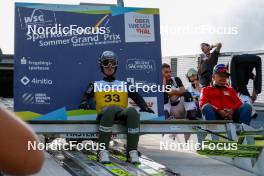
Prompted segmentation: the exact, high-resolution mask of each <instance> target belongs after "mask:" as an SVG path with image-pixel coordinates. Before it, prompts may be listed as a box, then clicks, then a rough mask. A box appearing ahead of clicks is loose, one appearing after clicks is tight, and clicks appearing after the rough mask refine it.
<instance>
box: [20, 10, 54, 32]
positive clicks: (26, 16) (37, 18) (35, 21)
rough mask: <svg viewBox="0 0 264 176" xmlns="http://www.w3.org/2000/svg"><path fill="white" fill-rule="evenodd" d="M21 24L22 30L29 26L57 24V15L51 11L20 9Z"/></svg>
mask: <svg viewBox="0 0 264 176" xmlns="http://www.w3.org/2000/svg"><path fill="white" fill-rule="evenodd" d="M18 14H19V18H20V24H21V28H22V29H27V27H28V25H37V26H48V25H53V24H55V23H56V17H55V13H54V12H53V11H49V10H40V9H32V11H31V10H29V9H28V8H18Z"/></svg>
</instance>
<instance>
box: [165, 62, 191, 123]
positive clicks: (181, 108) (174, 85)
mask: <svg viewBox="0 0 264 176" xmlns="http://www.w3.org/2000/svg"><path fill="white" fill-rule="evenodd" d="M162 74H163V84H164V85H170V86H171V89H172V90H171V91H170V92H165V93H164V109H165V114H167V117H170V118H185V116H186V114H187V118H188V119H191V120H194V119H196V116H195V115H196V112H195V109H196V106H195V103H194V102H193V99H192V95H191V94H190V93H189V92H187V91H186V89H185V88H184V86H183V84H182V81H181V79H180V78H178V77H171V69H170V65H168V64H163V65H162Z"/></svg>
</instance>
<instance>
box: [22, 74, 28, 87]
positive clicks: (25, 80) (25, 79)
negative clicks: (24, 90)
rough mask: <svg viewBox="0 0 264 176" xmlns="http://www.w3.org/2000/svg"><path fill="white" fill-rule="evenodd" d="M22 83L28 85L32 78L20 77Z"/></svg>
mask: <svg viewBox="0 0 264 176" xmlns="http://www.w3.org/2000/svg"><path fill="white" fill-rule="evenodd" d="M20 81H21V83H22V84H23V85H24V86H26V85H28V83H29V82H30V79H29V78H28V77H26V76H24V77H23V78H21V79H20Z"/></svg>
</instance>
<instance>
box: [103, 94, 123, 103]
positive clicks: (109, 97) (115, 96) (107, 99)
mask: <svg viewBox="0 0 264 176" xmlns="http://www.w3.org/2000/svg"><path fill="white" fill-rule="evenodd" d="M104 101H105V102H106V103H109V102H112V101H114V102H120V96H119V95H118V94H112V95H111V94H106V95H105V96H104Z"/></svg>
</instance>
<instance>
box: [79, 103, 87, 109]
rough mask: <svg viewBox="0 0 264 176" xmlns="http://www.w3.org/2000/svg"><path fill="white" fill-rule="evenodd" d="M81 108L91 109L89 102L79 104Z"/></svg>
mask: <svg viewBox="0 0 264 176" xmlns="http://www.w3.org/2000/svg"><path fill="white" fill-rule="evenodd" d="M79 109H84V110H87V109H89V105H88V103H87V102H82V103H81V104H80V105H79Z"/></svg>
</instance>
